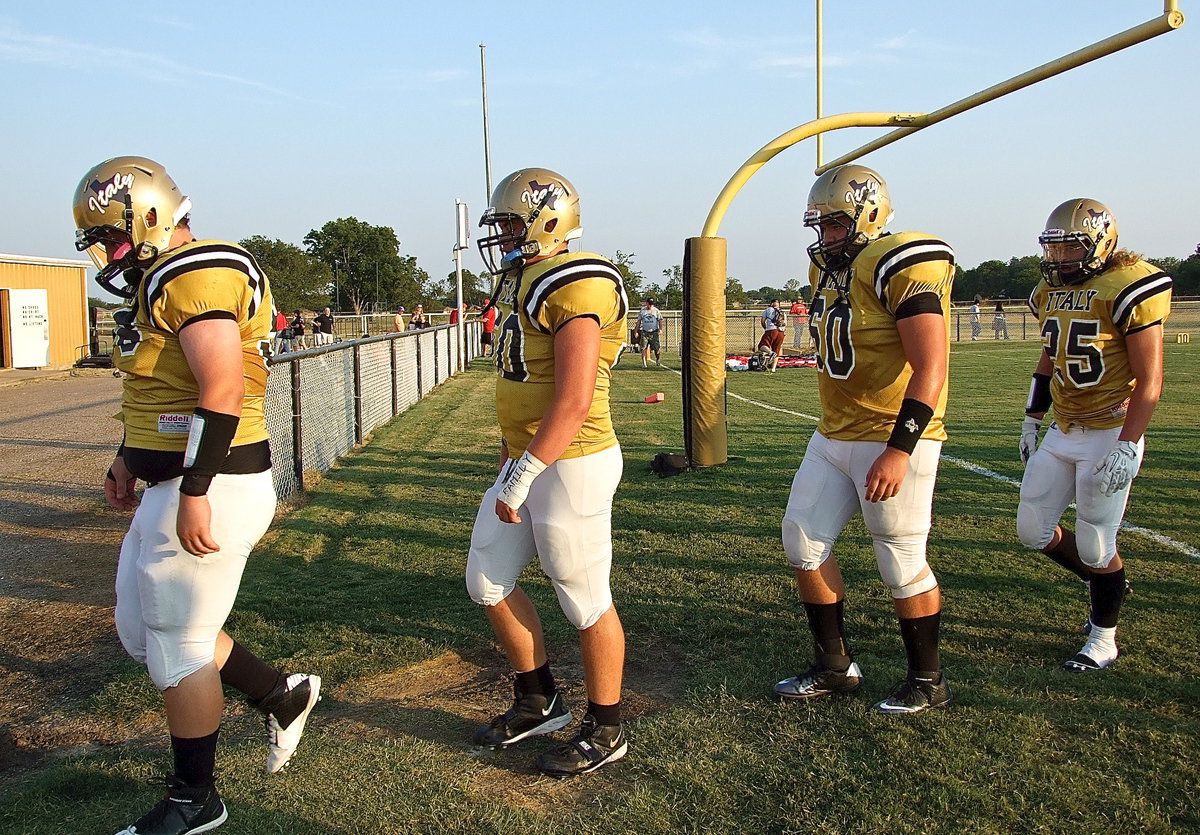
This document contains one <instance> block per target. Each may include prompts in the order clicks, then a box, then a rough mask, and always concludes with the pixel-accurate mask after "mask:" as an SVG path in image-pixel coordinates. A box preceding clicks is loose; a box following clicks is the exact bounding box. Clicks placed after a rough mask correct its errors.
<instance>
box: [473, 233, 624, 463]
mask: <svg viewBox="0 0 1200 835" xmlns="http://www.w3.org/2000/svg"><path fill="white" fill-rule="evenodd" d="M496 304H497V307H498V308H499V311H500V315H499V317H498V319H497V321H496V370H497V371H498V372H499V377H498V378H497V380H496V417H497V418H498V420H499V421H500V431H501V433H502V434H503V436H504V440H505V442H506V443H507V444H508V454H509V455H510V456H512V457H514V458H515V457H516V456H519V455H520V454H521V453H523V452H524V451H525V448H526V447H528V446H529V442H530V441H531V440H533V436H534V434H535V433H536V432H537V430H538V426H540V425H541V421H542V416H543V415H544V414H545V412H546V409H547V408H549V406H550V403H551V401H553V400H554V334H555V332H557V331H558V329H559V328H561V327H562V326H563V325H565V324H566V323H567V322H569V321H570V320H572V319H575V318H577V317H579V316H589V317H591V318H593V319H595V320H597V321H598V322H599V323H600V361H599V363H598V366H597V369H596V370H597V374H596V392H595V394H594V395H593V397H592V406H591V408H590V409H589V410H588V416H587V419H586V420H585V421H584V422H583V426H582V427H581V428H580V429H579V433H578V434H577V435H576V436H575V439H574V440H573V441H572V442H571V444H570V446H568V447H567V449H566V451H565V452H563V454H562V455H561V456H559V457H560V458H578V457H580V456H582V455H590V454H592V453H594V452H601V451H602V450H605V449H608V448H609V447H612V446H615V445H616V443H617V436H616V433H614V432H613V426H612V417H611V416H610V414H609V398H608V391H609V387H610V385H611V382H612V366H613V363H614V362H616V360H617V354H618V353H620V350H621V345H622V343H623V342H624V336H625V312H626V310H627V308H628V302H627V301H626V298H625V287H624V286H623V285H622V284H621V274H620V273H619V272H617V269H616V267H614V266H613V265H612V263H610V262H609V261H608V259H606V258H604V257H603V256H600V255H594V254H592V253H589V252H573V253H564V254H562V255H555V256H552V257H550V258H547V259H545V260H544V261H538V262H537V263H535V264H533V265H531V266H528V267H525V268H524V269H522V270H514V271H512V272H509V273H506V274H505V276H504V277H503V278H502V279H501V281H500V286H499V287H498V289H497V296H496Z"/></svg>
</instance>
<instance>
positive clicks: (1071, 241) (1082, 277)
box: [1038, 197, 1117, 287]
mask: <svg viewBox="0 0 1200 835" xmlns="http://www.w3.org/2000/svg"><path fill="white" fill-rule="evenodd" d="M1038 243H1039V244H1041V245H1042V263H1041V264H1040V267H1041V270H1042V275H1043V276H1044V277H1045V279H1046V283H1047V284H1049V285H1050V286H1051V287H1064V286H1066V285H1069V284H1080V283H1082V282H1084V281H1087V280H1088V279H1089V278H1091V277H1092V276H1094V275H1098V274H1100V273H1101V272H1103V271H1104V267H1105V265H1106V264H1107V263H1108V259H1109V258H1110V257H1111V256H1112V254H1113V253H1114V252H1116V251H1117V219H1116V217H1115V216H1114V215H1113V213H1112V212H1110V211H1109V210H1108V207H1107V206H1105V205H1104V204H1103V203H1100V202H1098V201H1096V200H1089V199H1088V198H1086V197H1075V198H1072V199H1071V200H1068V201H1067V202H1065V203H1063V204H1061V205H1060V206H1058V208H1056V209H1055V210H1054V211H1052V212H1051V213H1050V217H1048V218H1046V229H1045V231H1044V232H1042V234H1041V235H1038Z"/></svg>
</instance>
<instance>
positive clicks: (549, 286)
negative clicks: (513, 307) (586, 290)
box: [525, 258, 628, 333]
mask: <svg viewBox="0 0 1200 835" xmlns="http://www.w3.org/2000/svg"><path fill="white" fill-rule="evenodd" d="M585 278H607V279H608V280H610V281H612V282H613V284H614V285H615V288H614V289H616V290H617V293H618V295H619V296H620V311H621V316H622V317H624V316H625V313H626V310H627V307H628V304H627V302H626V299H625V288H624V287H623V286H622V285H621V274H620V273H619V272H617V270H616V268H615V267H613V266H612V265H611V264H609V263H608V262H607V261H601V260H599V259H596V258H585V259H580V260H575V261H568V262H567V263H566V264H562V265H561V266H557V267H553V268H551V269H549V270H547V271H546V272H544V273H542V275H540V276H538V278H537V280H536V281H535V282H534V284H533V285H532V286H531V287H530V288H529V293H528V295H526V297H525V315H526V316H527V317H528V318H529V321H530V322H531V323H533V325H534V327H536V328H537V329H538V330H540V331H542V332H543V333H549V331H547V330H546V329H545V328H543V327H542V326H541V325H539V324H538V323H537V313H538V311H539V310H541V308H542V305H544V304H545V303H546V299H548V298H549V297H550V296H551V294H553V293H554V292H555V291H556V290H559V289H561V288H563V287H565V286H567V285H568V284H571V283H573V282H576V281H579V280H581V279H585Z"/></svg>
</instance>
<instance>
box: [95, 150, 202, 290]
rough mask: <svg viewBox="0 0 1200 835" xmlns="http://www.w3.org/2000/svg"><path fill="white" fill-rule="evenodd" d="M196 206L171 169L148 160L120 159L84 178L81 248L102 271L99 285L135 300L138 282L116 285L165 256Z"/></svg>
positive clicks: (99, 167) (97, 280)
mask: <svg viewBox="0 0 1200 835" xmlns="http://www.w3.org/2000/svg"><path fill="white" fill-rule="evenodd" d="M191 208H192V201H191V200H189V199H188V198H187V197H184V196H183V195H182V194H180V193H179V186H177V185H175V181H174V180H172V179H171V176H170V175H169V174H167V172H166V169H164V168H163V167H162V166H161V165H159V164H158V163H157V162H154V161H153V160H148V159H146V158H145V157H114V158H113V159H110V160H107V161H106V162H102V163H100V164H99V165H97V166H96V167H95V168H93V169H92V170H91V171H89V172H88V173H87V174H85V175H83V179H82V180H80V181H79V185H78V186H77V187H76V189H75V205H74V215H75V248H76V249H78V250H79V251H80V252H83V251H85V250H86V251H87V254H88V255H89V256H90V257H91V259H92V261H93V262H94V263H95V265H96V268H97V269H98V270H99V271H100V272H99V273H98V274H97V275H96V282H97V283H98V284H100V285H101V286H102V287H104V288H105V289H106V290H108V291H109V292H111V293H114V294H116V295H118V296H123V297H125V298H132V297H133V295H134V293H135V292H136V286H137V281H136V280H135V281H132V282H125V281H123V282H122V283H121V284H116V283H114V282H113V279H114V278H116V277H118V276H120V275H123V273H124V272H125V271H126V270H132V269H138V268H142V267H145V266H147V265H148V264H149V263H150V262H151V261H153V260H154V259H155V258H157V257H158V255H159V253H162V252H165V251H166V250H167V248H168V247H169V246H170V243H171V235H172V234H173V233H174V231H175V227H176V226H177V225H178V224H179V222H180V221H181V220H183V218H184V217H186V216H187V213H188V212H189V211H191Z"/></svg>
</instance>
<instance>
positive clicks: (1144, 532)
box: [727, 390, 1200, 559]
mask: <svg viewBox="0 0 1200 835" xmlns="http://www.w3.org/2000/svg"><path fill="white" fill-rule="evenodd" d="M727 391H728V390H727ZM728 394H729V396H730V397H732V398H734V399H735V400H741V401H742V402H743V403H749V404H750V405H751V406H758V407H759V408H762V409H769V410H771V411H772V412H783V413H784V414H785V415H795V416H796V417H799V418H804V419H805V420H807V421H811V422H813V423H816V422H817V421H818V420H819V418H816V417H814V416H812V415H806V414H804V413H803V412H794V411H792V410H791V409H782V408H780V407H779V406H772V405H771V404H770V403H763V402H762V401H760V400H751V399H750V398H749V397H743V396H742V395H740V394H734V393H733V392H732V391H729V392H728ZM942 460H943V461H948V462H949V463H951V464H953V465H954V466H956V467H961V468H962V469H964V470H968V471H970V472H973V473H975V474H976V475H981V476H983V477H984V478H990V479H991V480H992V481H999V482H1002V483H1004V484H1011V485H1013V486H1014V487H1020V486H1021V482H1020V480H1019V479H1015V478H1010V477H1009V476H1006V475H1001V474H1000V473H998V472H995V471H993V470H989V469H988V468H987V467H981V466H980V465H979V464H976V463H974V462H973V461H967V460H966V459H963V458H958V457H956V456H953V455H943V456H942ZM1071 506H1072V507H1074V505H1071ZM1121 527H1122V528H1123V529H1124V530H1127V531H1129V532H1130V533H1135V534H1140V535H1141V536H1144V537H1147V538H1149V539H1152V540H1154V541H1155V542H1157V543H1158V544H1159V545H1162V546H1163V547H1164V548H1170V549H1171V550H1172V551H1178V552H1179V553H1181V554H1186V555H1187V556H1189V557H1191V558H1192V559H1200V550H1197V549H1196V548H1193V547H1192V546H1191V545H1188V544H1187V543H1186V542H1179V541H1178V540H1175V539H1172V538H1171V537H1169V536H1166V535H1165V534H1161V533H1159V532H1158V531H1152V530H1150V529H1149V528H1143V527H1139V526H1138V525H1131V524H1129V523H1128V522H1122V523H1121Z"/></svg>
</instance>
